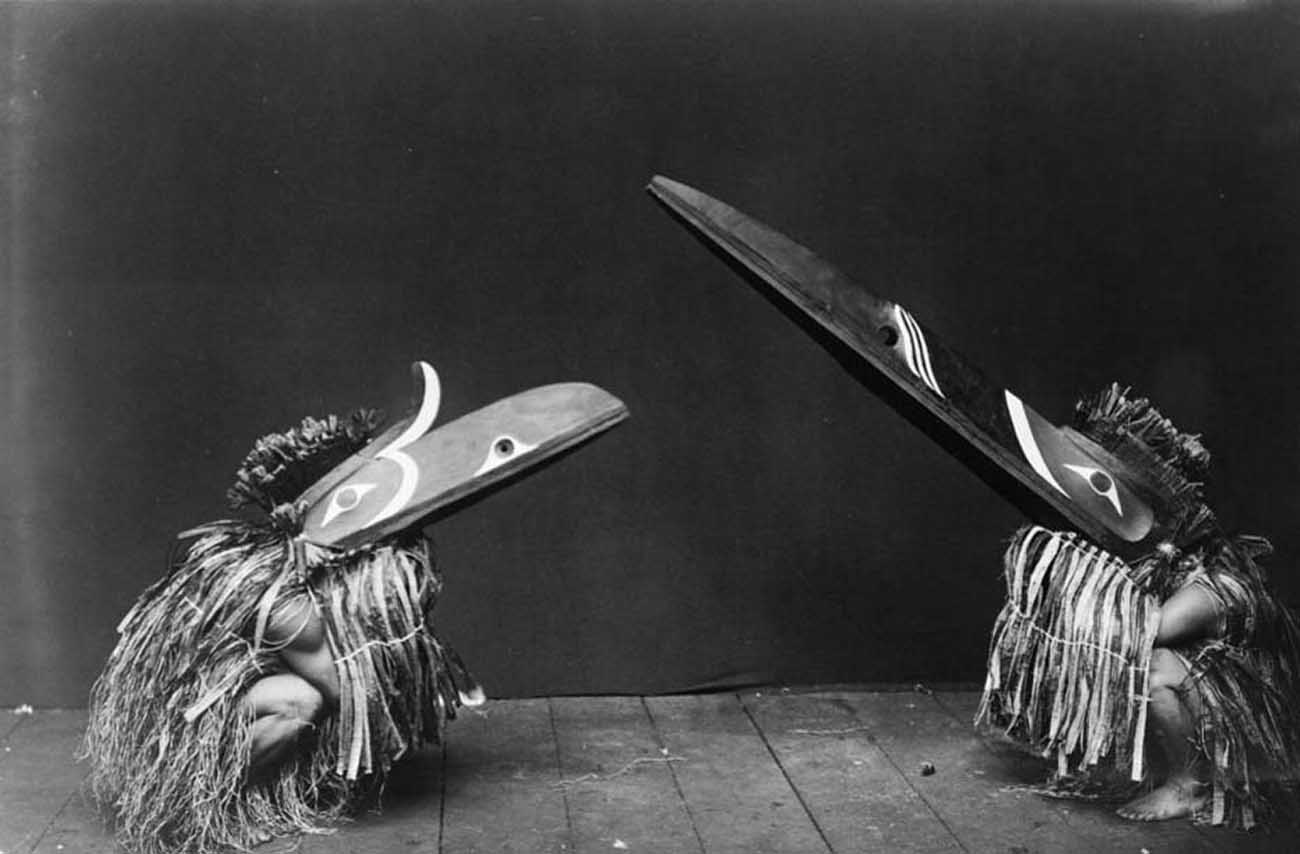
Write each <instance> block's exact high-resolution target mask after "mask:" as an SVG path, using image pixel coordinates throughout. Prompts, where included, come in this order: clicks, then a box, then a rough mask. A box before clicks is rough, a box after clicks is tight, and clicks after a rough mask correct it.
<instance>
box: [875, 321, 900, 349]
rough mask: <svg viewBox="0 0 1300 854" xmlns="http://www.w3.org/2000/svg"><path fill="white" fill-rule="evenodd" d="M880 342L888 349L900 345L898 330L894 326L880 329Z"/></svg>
mask: <svg viewBox="0 0 1300 854" xmlns="http://www.w3.org/2000/svg"><path fill="white" fill-rule="evenodd" d="M879 332H880V340H881V342H882V343H884V345H885V346H886V347H893V346H894V345H895V344H897V343H898V330H897V329H895V328H894V327H892V326H882V327H880V330H879Z"/></svg>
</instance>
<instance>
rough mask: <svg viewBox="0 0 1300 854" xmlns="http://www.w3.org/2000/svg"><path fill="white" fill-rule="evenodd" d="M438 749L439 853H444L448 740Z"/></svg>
mask: <svg viewBox="0 0 1300 854" xmlns="http://www.w3.org/2000/svg"><path fill="white" fill-rule="evenodd" d="M440 747H441V750H439V751H438V847H437V849H436V850H437V852H438V854H443V850H442V838H443V834H444V832H445V830H446V828H447V742H446V740H445V739H444V740H443V742H442V744H441V745H440Z"/></svg>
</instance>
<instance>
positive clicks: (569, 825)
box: [546, 697, 573, 849]
mask: <svg viewBox="0 0 1300 854" xmlns="http://www.w3.org/2000/svg"><path fill="white" fill-rule="evenodd" d="M546 713H547V716H548V718H549V719H550V721H551V744H552V745H553V746H554V747H555V779H556V780H563V779H564V762H563V761H562V760H561V759H560V728H559V727H558V726H557V725H556V723H555V703H554V702H553V701H552V698H550V697H547V698H546ZM560 797H561V798H562V799H563V800H564V830H565V834H566V837H567V840H568V842H567V843H566V844H565V846H564V847H565V848H566V849H567V848H568V847H569V845H571V844H572V843H573V813H572V811H571V810H570V808H569V793H568V792H567V791H565V790H564V787H563V786H561V787H560Z"/></svg>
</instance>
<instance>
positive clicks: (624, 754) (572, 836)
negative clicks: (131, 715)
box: [0, 690, 1300, 854]
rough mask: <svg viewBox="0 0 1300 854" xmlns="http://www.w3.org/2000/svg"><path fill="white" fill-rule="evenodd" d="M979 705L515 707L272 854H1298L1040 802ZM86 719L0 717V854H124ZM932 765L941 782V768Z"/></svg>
mask: <svg viewBox="0 0 1300 854" xmlns="http://www.w3.org/2000/svg"><path fill="white" fill-rule="evenodd" d="M977 700H978V696H977V695H976V694H974V693H970V692H944V691H939V692H930V691H924V690H921V691H911V690H908V691H867V690H836V691H809V692H799V691H788V690H775V691H770V692H769V691H758V692H748V693H743V694H708V695H692V696H680V697H644V698H642V697H565V698H553V699H533V700H509V701H498V702H493V703H489V704H487V705H486V706H485V707H483V708H482V709H479V710H472V711H466V712H464V713H462V716H461V718H460V719H458V720H457V721H456V722H455V723H453V724H452V728H451V730H450V733H449V737H448V741H447V744H446V746H445V747H444V748H441V749H436V750H431V751H426V752H424V753H422V754H420V755H418V756H416V757H414V758H413V759H412V760H411V761H409V762H406V763H404V764H403V765H401V766H399V771H398V772H397V773H396V774H395V776H394V778H393V779H392V781H391V782H390V785H389V786H388V789H387V790H386V793H385V796H384V800H383V804H382V810H381V811H377V812H371V813H366V814H363V815H360V816H358V817H357V819H356V820H355V821H353V822H350V823H347V824H345V825H343V826H341V827H340V828H339V830H338V832H337V833H335V834H333V835H330V836H314V837H309V838H305V839H301V840H279V841H276V842H273V843H271V844H269V845H267V846H264V847H263V848H262V849H259V850H260V851H264V852H267V854H274V852H280V851H285V852H287V851H301V852H304V854H326V852H358V854H378V852H393V851H408V852H439V854H441V852H447V853H448V854H452V852H455V854H462V852H465V854H470V852H489V851H491V852H519V854H543V852H565V854H568V852H579V854H586V852H613V851H631V852H637V851H641V852H656V854H660V853H661V852H662V853H663V854H671V853H672V852H690V853H691V854H741V852H744V854H763V852H796V854H805V852H806V854H848V853H849V852H1001V854H1030V852H1067V853H1068V852H1095V851H1122V852H1132V854H1142V852H1147V854H1161V852H1211V851H1224V852H1233V853H1234V854H1247V853H1248V852H1284V851H1286V852H1290V851H1295V850H1300V844H1297V841H1296V839H1295V837H1294V835H1293V834H1292V833H1289V832H1286V831H1281V830H1275V831H1273V832H1271V833H1258V832H1257V833H1251V834H1245V833H1239V832H1233V831H1228V830H1224V829H1221V828H1210V827H1199V826H1194V825H1192V824H1191V823H1189V822H1185V821H1178V822H1165V823H1161V824H1154V825H1148V824H1133V823H1130V822H1126V821H1123V820H1121V819H1119V818H1117V817H1116V816H1114V815H1113V814H1112V812H1111V808H1110V807H1108V806H1104V805H1100V804H1091V803H1084V802H1078V801H1061V800H1053V799H1048V798H1044V797H1041V796H1039V795H1037V794H1036V793H1034V792H1033V791H1031V788H1030V787H1031V785H1032V784H1033V783H1035V782H1037V781H1039V780H1040V779H1042V776H1043V773H1044V766H1043V765H1042V764H1041V763H1039V762H1037V761H1035V760H1032V759H1030V758H1027V757H1025V756H1023V755H1021V754H1019V753H1016V752H1014V751H1012V750H1010V749H1008V748H1006V747H1005V746H1003V745H1001V744H1000V743H998V742H996V741H993V740H988V739H984V738H981V737H979V736H977V735H976V734H975V732H974V731H973V730H972V728H971V725H970V721H971V718H972V716H973V714H974V710H975V705H976V703H977ZM84 725H85V712H84V711H62V710H38V711H36V712H35V713H32V714H19V713H16V712H15V711H13V710H7V709H6V710H0V747H2V750H0V854H19V852H22V854H26V852H62V854H90V853H91V852H102V854H108V852H112V851H114V850H115V846H114V844H113V840H112V838H111V837H110V836H109V835H108V834H107V832H106V830H105V828H104V826H103V825H102V824H101V822H100V821H99V819H98V817H97V816H96V814H95V812H94V810H93V809H92V808H91V807H90V806H89V805H88V804H87V803H86V801H85V800H84V799H83V797H82V794H81V791H80V785H81V782H82V780H83V778H84V773H85V769H84V766H82V765H79V764H77V762H76V760H75V752H76V748H77V745H78V742H79V739H80V736H81V732H82V728H83V727H84ZM931 768H933V771H931V770H930V769H931Z"/></svg>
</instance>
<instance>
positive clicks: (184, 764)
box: [85, 363, 627, 854]
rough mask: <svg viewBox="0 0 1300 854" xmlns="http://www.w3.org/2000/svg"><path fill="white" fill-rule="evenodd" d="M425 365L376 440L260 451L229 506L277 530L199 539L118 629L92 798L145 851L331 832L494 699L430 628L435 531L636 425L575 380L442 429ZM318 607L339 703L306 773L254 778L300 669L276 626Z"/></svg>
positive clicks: (234, 531) (223, 526) (309, 429)
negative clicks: (266, 713) (601, 435)
mask: <svg viewBox="0 0 1300 854" xmlns="http://www.w3.org/2000/svg"><path fill="white" fill-rule="evenodd" d="M415 367H416V378H417V381H421V382H423V384H424V400H425V402H424V404H423V405H422V406H421V408H420V411H419V412H418V413H417V414H416V415H414V416H412V417H411V418H408V419H406V420H404V421H402V422H399V423H398V424H396V425H394V426H393V427H392V428H390V429H389V430H388V431H386V432H385V433H383V434H382V435H380V436H379V437H378V438H376V439H375V440H374V442H373V443H369V444H368V442H369V440H370V439H371V436H372V434H373V433H374V432H375V429H376V425H377V421H378V417H377V415H376V413H374V412H373V411H367V410H362V411H359V412H357V413H356V414H355V415H353V416H352V417H350V418H347V419H339V418H336V417H333V416H331V417H329V418H327V419H325V420H316V419H312V418H308V419H306V420H304V421H303V422H302V424H301V425H300V426H299V427H297V428H295V429H293V430H291V431H289V432H288V433H285V434H279V435H271V436H266V437H264V438H263V439H261V440H259V441H258V443H257V445H256V447H254V449H253V450H252V452H251V453H250V454H249V455H248V457H247V458H246V459H245V460H244V463H243V465H242V466H241V467H240V469H239V471H238V474H237V479H236V483H235V485H234V487H232V488H231V490H230V491H229V494H228V498H229V500H230V503H231V505H232V507H233V508H235V509H238V508H241V507H246V506H253V507H256V508H258V509H260V510H261V511H262V515H261V517H260V518H251V519H232V520H225V521H218V522H212V523H210V524H206V525H203V526H201V527H198V528H195V529H194V530H191V531H188V532H186V533H185V534H183V535H182V537H183V538H185V539H188V540H189V544H188V547H187V548H185V549H184V552H183V555H182V556H181V558H180V559H179V560H178V561H177V562H176V563H175V564H174V565H173V566H172V567H171V568H170V571H169V572H168V573H167V575H166V576H165V577H164V578H162V579H161V580H159V581H158V582H156V583H155V584H153V585H152V586H151V587H149V588H148V589H147V590H146V591H145V592H144V593H143V595H141V597H140V598H139V600H138V601H137V602H136V603H135V605H134V607H132V608H131V610H130V612H129V613H128V614H127V615H126V617H125V619H124V620H123V621H122V622H121V624H120V626H119V627H118V630H119V632H120V639H119V642H118V644H117V647H116V648H115V649H114V650H113V652H112V654H111V655H110V657H109V659H108V662H107V664H106V666H105V668H104V671H103V673H102V675H101V676H100V677H99V679H98V681H97V682H96V683H95V686H94V688H93V690H92V695H91V703H90V721H89V727H88V730H87V735H86V743H85V752H86V755H87V756H88V757H89V759H90V766H91V767H90V774H89V786H90V789H91V792H92V793H93V795H94V797H95V798H96V799H97V800H98V802H99V803H100V804H101V805H102V807H103V808H104V810H105V811H106V812H107V813H109V814H110V816H111V817H112V818H113V819H114V820H115V824H116V831H117V834H118V838H119V841H120V842H121V843H122V845H123V846H124V847H125V848H127V849H128V850H130V851H132V852H142V854H177V852H184V854H204V852H213V851H217V850H222V849H228V848H235V849H247V848H249V847H251V846H253V845H255V844H257V843H259V842H262V841H265V840H266V839H267V838H269V837H273V836H281V835H287V834H293V833H318V832H327V831H328V828H329V825H330V823H331V822H332V821H334V820H335V819H337V818H338V817H339V816H340V815H342V814H343V813H345V812H346V811H347V810H348V808H349V807H350V806H353V805H355V804H356V802H357V801H358V800H359V799H361V798H362V797H364V796H366V795H368V794H370V793H372V792H374V791H376V790H378V789H379V788H381V787H382V785H383V782H384V779H385V776H386V774H387V773H388V771H389V769H390V767H391V766H392V764H393V762H395V761H396V760H397V759H399V758H401V757H402V756H404V755H406V754H408V753H410V752H412V751H414V750H416V749H418V748H419V747H421V746H423V745H427V744H430V743H435V742H438V741H439V740H440V739H441V737H442V735H443V729H444V726H445V725H446V723H447V721H448V720H450V719H452V718H454V717H455V715H456V710H457V708H458V707H459V706H460V705H461V704H462V702H464V701H468V700H470V699H471V698H472V699H473V700H474V701H477V700H481V698H482V692H481V690H480V689H479V688H478V686H477V685H476V683H475V682H474V681H473V679H472V678H471V677H470V676H469V675H468V674H467V673H466V671H465V668H464V666H463V665H462V663H461V661H460V658H459V657H458V656H457V655H456V653H455V652H454V651H453V650H452V649H451V648H450V647H448V646H447V645H446V644H445V643H443V642H442V641H441V640H440V639H439V638H438V636H437V634H436V632H435V631H434V629H433V626H432V625H431V623H430V622H429V619H428V613H429V611H430V610H431V609H432V608H433V605H434V603H435V601H436V600H437V597H438V594H439V592H440V591H441V588H442V579H441V577H440V576H439V574H438V571H437V568H436V567H435V564H434V558H433V553H432V549H431V546H430V543H429V541H428V540H427V539H426V538H425V537H424V536H423V534H422V533H421V530H420V526H419V524H417V523H418V522H419V521H420V520H422V519H424V518H426V517H427V515H428V513H430V512H432V510H433V509H436V508H437V507H441V506H446V505H448V504H450V503H451V502H452V501H456V500H460V499H462V498H464V497H465V496H466V495H468V494H470V493H472V492H474V491H477V490H478V489H481V488H482V487H485V486H487V485H488V484H490V483H493V482H495V481H498V480H501V479H503V478H504V477H506V476H509V475H510V474H513V473H514V472H517V471H520V470H521V469H522V468H524V467H526V466H530V465H532V464H534V463H536V462H540V461H542V460H543V459H546V458H547V457H550V456H553V455H554V454H556V453H559V452H560V451H562V450H565V449H566V448H568V447H571V446H572V445H574V444H576V443H577V442H580V441H583V440H585V439H586V438H589V437H590V436H592V435H594V434H595V433H597V432H600V431H602V430H604V429H607V428H608V427H611V426H613V425H614V424H616V423H617V422H618V421H620V420H622V419H623V418H624V417H626V414H627V411H626V408H625V407H624V406H623V404H622V403H621V402H620V401H618V400H617V399H616V398H614V397H612V396H611V395H609V394H607V393H606V392H604V391H603V390H601V389H599V388H597V387H595V386H591V385H587V384H583V383H563V384H557V385H553V386H544V387H540V388H536V389H532V390H530V391H527V392H523V393H521V394H518V395H515V396H513V397H511V398H506V399H505V400H502V401H498V402H497V403H496V404H493V405H491V406H488V407H485V408H483V409H481V410H477V411H475V412H473V413H471V414H469V415H466V416H463V417H462V418H460V419H458V420H457V421H454V422H451V423H450V424H448V425H444V426H443V427H441V428H438V429H436V430H432V429H430V428H431V426H432V422H433V419H434V417H435V416H436V411H437V405H438V394H439V392H438V384H437V375H436V374H435V373H434V372H433V369H432V368H431V367H429V366H428V365H425V364H424V363H417V365H416V366H415ZM394 436H397V438H396V439H394V438H393V437H394ZM322 543H325V544H324V545H322ZM304 596H306V597H308V598H309V599H310V601H311V602H312V603H313V604H314V606H315V611H316V613H317V614H318V615H319V619H320V623H321V625H322V627H323V630H324V633H325V637H326V641H327V645H328V649H329V652H330V654H331V656H332V658H333V661H334V668H335V673H336V675H337V678H338V683H339V703H338V707H337V708H336V709H334V710H333V713H332V714H329V715H327V716H326V717H325V718H324V719H322V720H321V721H320V722H319V724H318V725H317V726H316V727H315V728H314V736H313V737H309V738H306V739H302V740H301V741H300V742H299V743H298V750H297V753H296V755H294V756H293V757H292V758H291V759H290V760H288V761H286V762H284V763H283V764H282V765H280V766H278V767H277V768H276V769H274V771H273V772H271V773H270V774H269V775H268V776H267V778H264V779H256V780H254V779H249V776H250V775H249V770H250V760H251V746H252V724H253V720H254V718H253V712H252V710H251V709H250V708H249V706H248V704H247V703H245V702H243V700H244V697H245V694H246V692H247V691H248V689H249V688H250V687H251V686H252V685H253V684H254V683H256V682H257V681H258V680H260V679H262V678H264V677H267V676H271V675H274V674H276V673H280V672H285V671H286V670H287V668H286V665H285V664H284V663H283V662H282V659H281V658H280V656H279V652H280V650H281V649H283V648H284V643H283V642H282V643H280V644H275V643H272V640H271V637H270V636H269V635H268V627H269V626H271V625H272V624H273V622H274V618H275V617H276V615H280V616H281V617H284V616H286V615H289V614H293V613H296V612H295V611H294V610H293V605H294V604H295V603H298V604H300V603H301V602H302V600H303V597H304ZM303 625H305V620H304V623H303ZM299 631H301V627H300V628H299ZM290 640H292V638H291V639H290Z"/></svg>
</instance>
